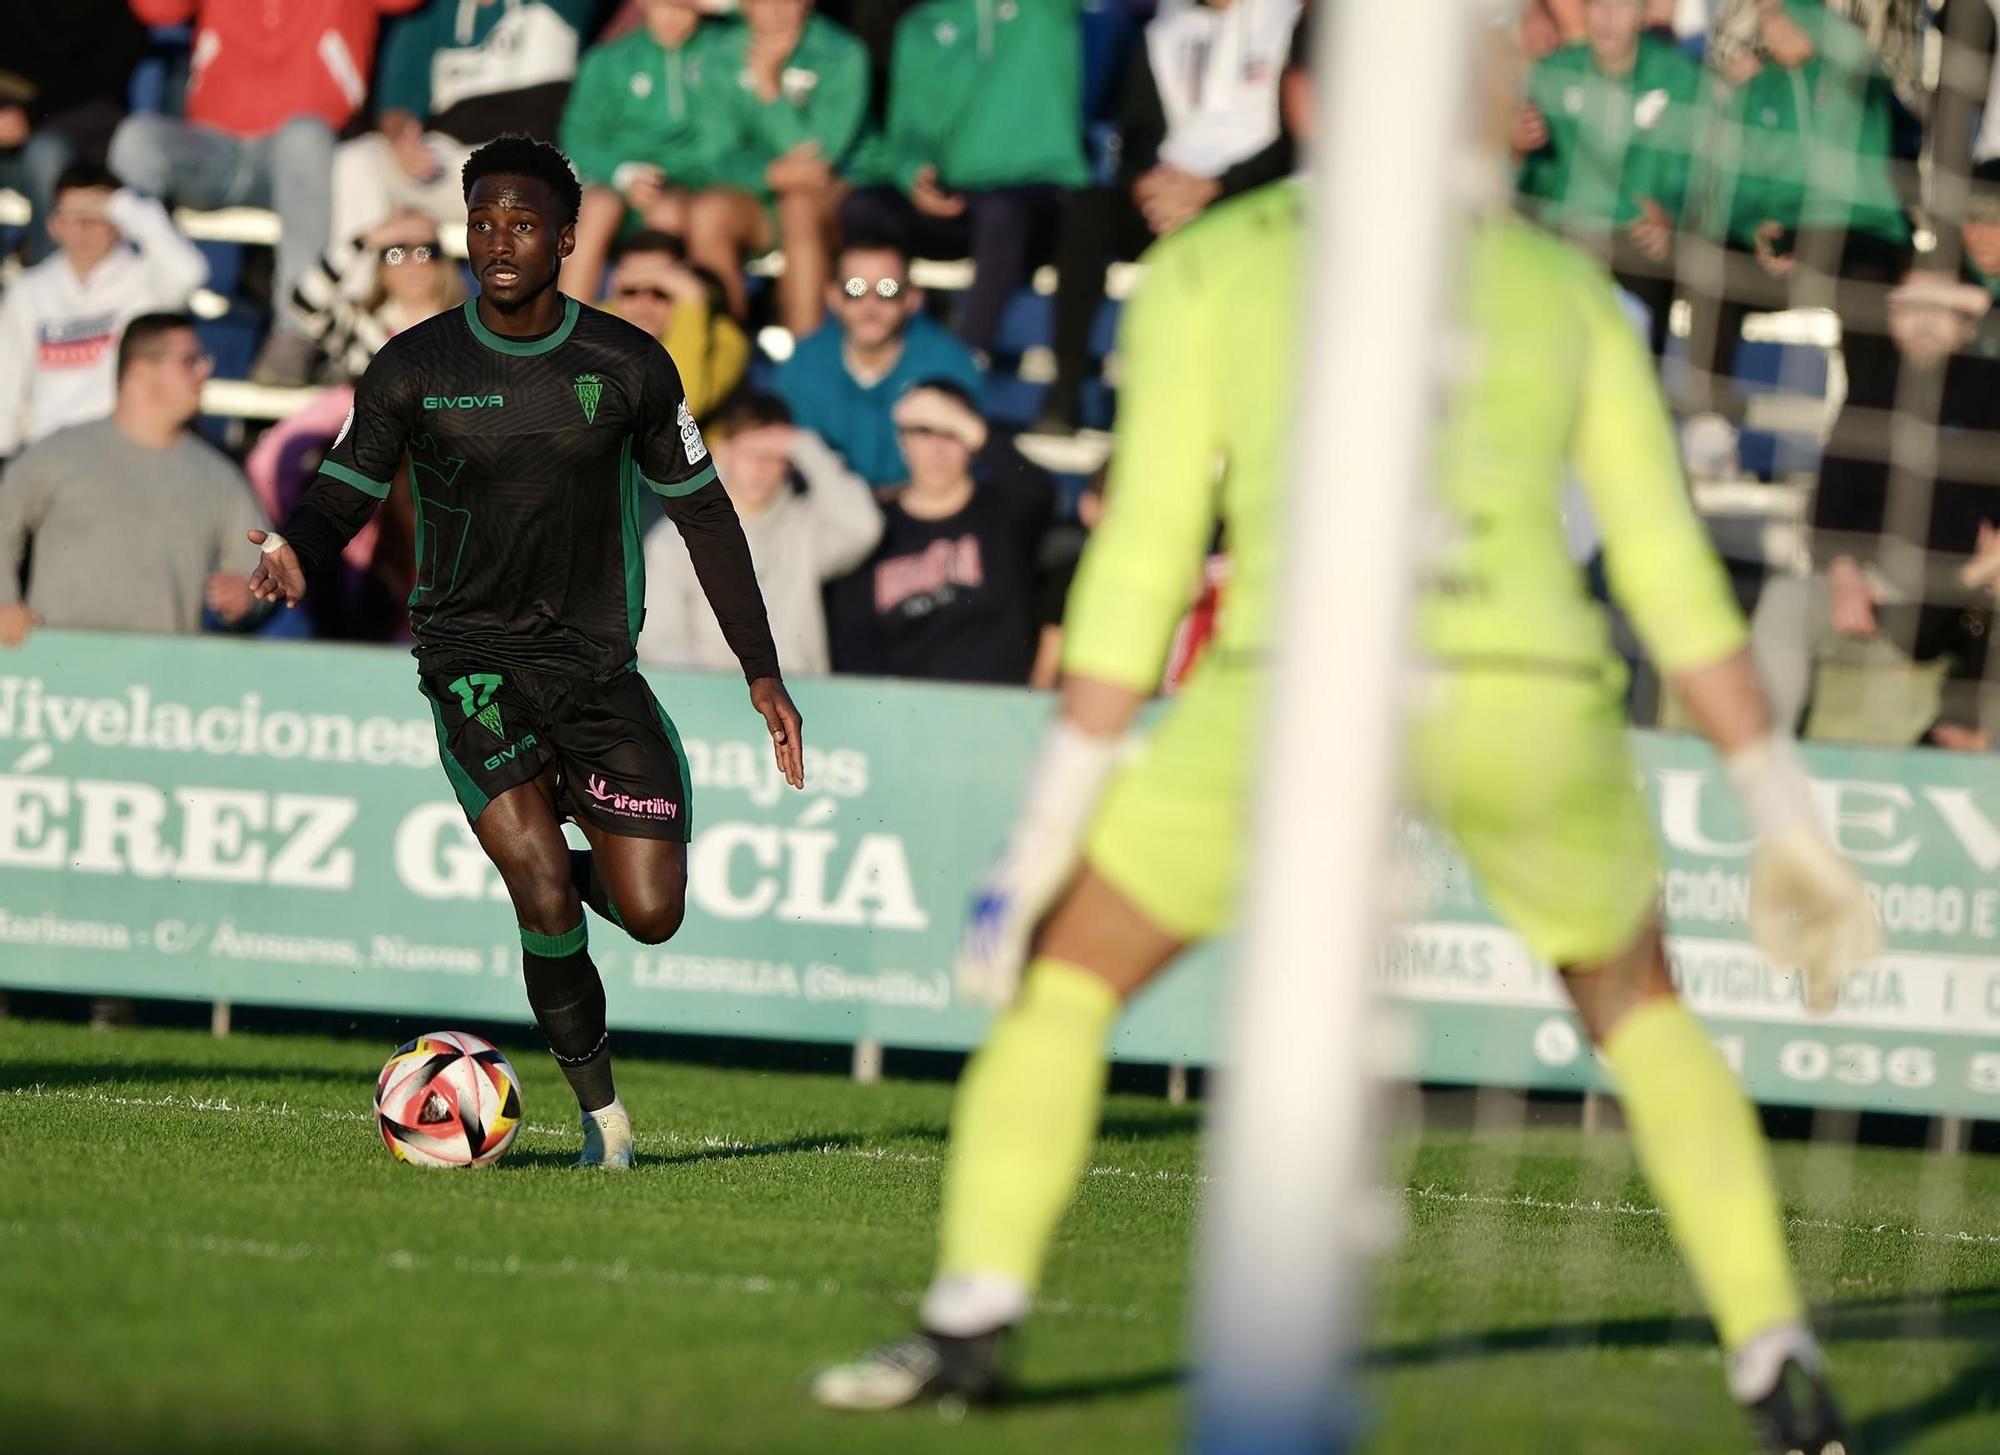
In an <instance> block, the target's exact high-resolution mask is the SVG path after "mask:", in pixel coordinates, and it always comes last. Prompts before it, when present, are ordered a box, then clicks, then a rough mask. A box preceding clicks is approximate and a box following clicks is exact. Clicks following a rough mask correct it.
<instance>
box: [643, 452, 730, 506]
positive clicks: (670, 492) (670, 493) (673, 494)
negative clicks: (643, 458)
mask: <svg viewBox="0 0 2000 1455" xmlns="http://www.w3.org/2000/svg"><path fill="white" fill-rule="evenodd" d="M639 478H640V479H641V480H644V481H645V482H646V488H647V489H648V490H651V491H652V492H653V493H654V494H655V495H664V496H666V497H667V498H668V499H669V500H678V499H680V498H681V496H683V495H692V494H694V492H695V491H697V490H699V489H701V487H702V486H704V485H707V484H709V483H710V482H711V481H713V480H714V479H715V461H713V460H710V461H709V462H708V463H707V464H706V465H704V466H702V467H701V469H700V470H699V471H697V472H696V473H695V474H693V475H690V476H688V478H687V479H685V480H676V481H674V482H673V483H672V484H670V485H662V484H661V483H660V482H659V481H657V480H654V479H650V478H648V477H647V475H646V472H645V471H643V470H641V471H640V472H639Z"/></svg>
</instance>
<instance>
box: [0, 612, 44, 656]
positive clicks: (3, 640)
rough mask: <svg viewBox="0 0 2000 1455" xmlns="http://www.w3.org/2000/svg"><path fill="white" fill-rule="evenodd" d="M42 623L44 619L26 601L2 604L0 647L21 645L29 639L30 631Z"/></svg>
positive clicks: (0, 613)
mask: <svg viewBox="0 0 2000 1455" xmlns="http://www.w3.org/2000/svg"><path fill="white" fill-rule="evenodd" d="M41 624H42V619H41V618H40V617H39V616H36V615H35V613H34V610H33V609H32V608H31V607H30V606H29V605H28V604H27V603H26V602H25V601H16V602H13V603H12V604H10V605H7V606H0V647H18V646H20V645H21V643H23V642H25V641H26V640H27V639H28V633H29V632H31V631H33V630H34V629H35V628H36V627H38V626H40V625H41Z"/></svg>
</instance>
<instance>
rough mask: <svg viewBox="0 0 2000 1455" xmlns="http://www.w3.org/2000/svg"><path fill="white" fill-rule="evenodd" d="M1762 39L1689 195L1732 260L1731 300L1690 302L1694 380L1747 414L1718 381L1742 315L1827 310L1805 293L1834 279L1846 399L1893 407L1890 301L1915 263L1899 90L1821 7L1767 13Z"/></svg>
mask: <svg viewBox="0 0 2000 1455" xmlns="http://www.w3.org/2000/svg"><path fill="white" fill-rule="evenodd" d="M1759 39H1760V50H1761V53H1762V55H1763V58H1764V64H1763V65H1762V67H1761V68H1760V69H1759V70H1758V71H1757V72H1756V73H1755V74H1754V75H1752V76H1750V77H1749V78H1747V79H1746V80H1744V81H1743V82H1742V83H1741V84H1740V85H1738V86H1737V87H1736V89H1735V91H1734V93H1733V94H1731V95H1730V96H1728V97H1727V98H1726V100H1724V101H1723V103H1722V104H1721V106H1720V108H1719V113H1718V115H1717V116H1716V118H1715V124H1714V125H1713V126H1711V127H1710V129H1709V132H1708V135H1707V137H1706V138H1705V141H1704V145H1703V147H1702V149H1701V152H1700V161H1699V163H1698V169H1697V179H1696V181H1695V183H1694V184H1693V189H1692V190H1693V193H1694V197H1695V199H1696V200H1695V201H1693V202H1691V209H1698V211H1699V214H1700V219H1699V223H1698V227H1699V230H1700V231H1701V233H1702V234H1703V235H1704V236H1706V237H1708V238H1709V239H1711V240H1712V241H1714V242H1717V243H1720V244H1722V245H1723V248H1724V250H1725V251H1724V255H1723V266H1724V273H1723V279H1724V282H1723V289H1722V292H1723V297H1722V299H1721V300H1719V301H1717V300H1713V299H1709V298H1697V299H1694V300H1692V301H1693V302H1694V304H1695V308H1696V319H1695V324H1694V332H1693V342H1694V362H1695V363H1696V366H1697V367H1696V371H1695V373H1694V378H1695V379H1696V380H1697V381H1699V380H1701V379H1704V378H1705V379H1707V380H1708V381H1709V383H1708V385H1707V387H1708V389H1709V391H1710V396H1711V398H1710V403H1711V406H1712V407H1715V408H1717V409H1720V410H1722V411H1723V412H1725V413H1730V414H1734V413H1735V412H1737V411H1738V410H1739V409H1740V408H1741V400H1740V398H1738V397H1736V396H1735V395H1734V394H1733V393H1732V392H1731V391H1729V390H1727V389H1718V385H1719V383H1720V381H1725V380H1728V379H1731V378H1732V377H1733V376H1734V374H1735V356H1736V350H1737V347H1738V344H1739V342H1740V333H1741V323H1742V319H1743V316H1744V315H1745V314H1747V313H1750V312H1753V311H1765V310H1777V309H1783V308H1787V307H1790V306H1792V305H1793V304H1794V303H1796V302H1817V303H1818V304H1819V305H1820V306H1825V304H1826V302H1827V297H1826V294H1825V292H1824V288H1823V287H1822V286H1815V287H1814V288H1813V293H1812V296H1811V297H1810V298H1808V297H1806V296H1805V295H1802V294H1800V293H1799V291H1798V289H1799V286H1800V285H1801V284H1802V283H1814V282H1815V280H1821V281H1822V282H1823V280H1825V279H1826V278H1829V277H1831V278H1835V279H1837V280H1838V286H1837V287H1836V288H1835V289H1834V291H1833V294H1832V297H1831V302H1832V305H1833V307H1834V309H1835V311H1836V312H1837V313H1839V315H1840V322H1841V343H1840V348H1841V355H1842V358H1843V361H1844V362H1845V364H1846V367H1847V385H1848V388H1847V398H1848V402H1849V403H1850V404H1851V405H1855V406H1857V407H1864V408H1876V407H1887V406H1888V404H1889V403H1890V402H1891V401H1890V400H1889V399H1887V398H1883V397H1879V396H1881V394H1882V392H1883V391H1884V390H1885V389H1890V388H1892V387H1893V380H1894V378H1895V350H1894V347H1893V346H1892V344H1891V343H1890V341H1889V336H1888V326H1887V307H1886V303H1885V301H1884V299H1885V295H1886V292H1887V290H1888V289H1889V288H1891V287H1893V286H1895V285H1896V284H1897V283H1899V282H1901V281H1902V278H1903V276H1904V274H1905V273H1906V272H1907V271H1908V269H1909V264H1910V258H1911V238H1910V224H1909V220H1908V218H1907V216H1906V215H1905V213H1904V211H1903V205H1902V201H1901V198H1900V197H1899V195H1898V193H1897V189H1896V184H1895V178H1894V173H1893V171H1892V166H1893V163H1892V160H1891V131H1892V127H1893V123H1894V112H1893V105H1894V102H1893V99H1892V96H1893V93H1892V92H1891V91H1890V89H1889V84H1888V80H1887V78H1886V76H1885V75H1884V74H1883V71H1882V68H1881V65H1880V63H1879V62H1878V60H1877V59H1876V57H1875V53H1874V52H1873V50H1872V49H1870V47H1869V44H1868V40H1867V37H1866V36H1864V35H1863V34H1862V33H1861V31H1860V30H1858V29H1857V28H1855V27H1854V26H1852V25H1850V24H1848V23H1847V22H1846V21H1843V20H1841V19H1839V18H1837V17H1836V16H1833V15H1831V14H1829V13H1828V12H1827V11H1826V10H1825V9H1823V8H1822V7H1821V6H1819V5H1818V4H1812V3H1806V0H1784V3H1783V4H1782V5H1773V6H1770V7H1769V8H1767V9H1765V10H1764V11H1763V12H1762V15H1761V18H1760V21H1759ZM1752 256H1754V258H1755V261H1754V262H1753V261H1751V257H1752ZM1711 318H1712V320H1713V321H1712V322H1711ZM1699 387H1700V386H1699V384H1697V388H1699Z"/></svg>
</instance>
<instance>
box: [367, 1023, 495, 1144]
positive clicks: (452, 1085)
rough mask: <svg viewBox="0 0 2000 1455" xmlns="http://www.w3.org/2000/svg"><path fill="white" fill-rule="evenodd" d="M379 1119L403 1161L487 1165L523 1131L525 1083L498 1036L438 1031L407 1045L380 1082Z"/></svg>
mask: <svg viewBox="0 0 2000 1455" xmlns="http://www.w3.org/2000/svg"><path fill="white" fill-rule="evenodd" d="M375 1122H376V1125H378V1126H379V1127H381V1129H382V1140H383V1141H384V1142H386V1143H388V1146H389V1151H390V1153H391V1154H392V1155H394V1157H395V1158H396V1160H397V1161H399V1162H410V1163H414V1164H415V1165H416V1166H419V1167H485V1166H488V1165H490V1164H491V1163H494V1162H498V1161H499V1160H500V1158H501V1155H502V1154H503V1153H505V1152H506V1150H507V1148H508V1147H509V1146H510V1145H512V1143H513V1141H514V1135H515V1133H517V1132H519V1131H520V1130H521V1083H520V1081H519V1079H518V1078H517V1077H516V1076H515V1075H514V1068H513V1067H512V1066H509V1065H508V1064H507V1058H506V1057H505V1056H503V1055H501V1054H500V1048H499V1047H497V1046H495V1045H494V1044H493V1043H492V1042H491V1041H488V1040H485V1039H484V1038H482V1037H480V1036H475V1035H473V1034H471V1033H470V1032H469V1031H430V1032H427V1033H426V1034H424V1035H421V1036H418V1037H417V1038H416V1039H415V1040H414V1041H411V1042H410V1043H409V1044H407V1045H405V1046H402V1047H400V1048H399V1049H398V1050H397V1052H396V1054H395V1055H393V1056H391V1057H390V1058H389V1064H388V1065H386V1066H384V1067H383V1068H382V1074H381V1076H380V1077H379V1078H377V1080H376V1082H375Z"/></svg>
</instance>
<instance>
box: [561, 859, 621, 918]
mask: <svg viewBox="0 0 2000 1455" xmlns="http://www.w3.org/2000/svg"><path fill="white" fill-rule="evenodd" d="M569 882H570V883H572V884H574V885H575V886H576V897H577V898H578V899H581V900H582V901H583V902H584V903H585V904H587V905H589V906H590V907H591V908H592V909H594V910H596V911H597V912H598V914H600V915H602V916H603V917H604V918H605V919H608V920H610V921H611V923H613V924H615V925H617V926H618V928H619V929H621V930H622V929H624V928H625V921H624V920H622V919H620V918H619V917H618V906H617V905H615V904H613V903H612V902H611V891H610V890H608V889H606V888H605V887H604V881H603V880H602V879H600V878H599V877H598V875H597V861H596V860H595V859H593V858H592V857H591V853H590V850H588V849H571V850H570V851H569Z"/></svg>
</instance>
